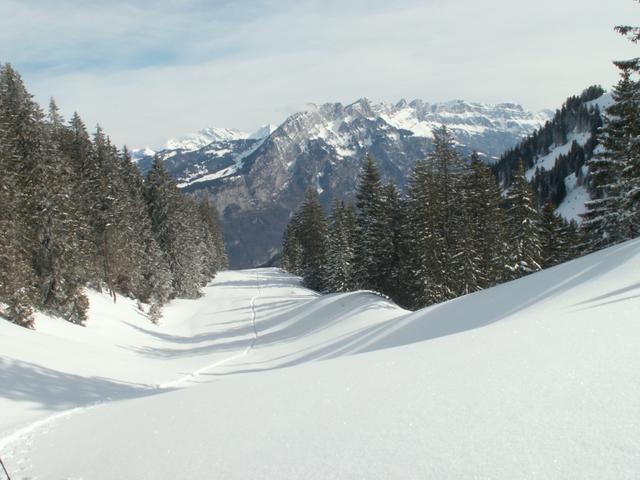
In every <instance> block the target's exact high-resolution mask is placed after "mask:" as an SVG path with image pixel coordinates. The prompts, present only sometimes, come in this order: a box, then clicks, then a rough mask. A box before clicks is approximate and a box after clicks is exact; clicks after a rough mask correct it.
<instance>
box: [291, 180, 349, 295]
mask: <svg viewBox="0 0 640 480" xmlns="http://www.w3.org/2000/svg"><path fill="white" fill-rule="evenodd" d="M329 242H330V236H329V227H328V224H327V218H326V216H325V214H324V211H323V210H322V206H321V205H320V200H319V199H318V194H317V192H316V191H315V190H314V189H313V188H309V189H308V190H307V191H306V193H305V196H304V200H303V202H302V205H300V208H298V210H297V211H296V212H295V213H294V215H293V218H292V220H291V222H290V223H289V225H288V226H287V229H286V230H285V233H284V238H283V248H282V262H281V265H282V267H283V268H284V269H285V270H288V271H290V272H292V273H295V274H296V275H300V276H302V278H303V280H304V284H305V286H307V287H309V288H311V289H313V290H318V291H325V290H326V289H327V288H328V284H329V282H330V280H329V279H328V278H327V275H326V269H327V263H328V262H329V257H328V247H329ZM332 281H335V282H337V281H338V280H335V279H334V280H332Z"/></svg>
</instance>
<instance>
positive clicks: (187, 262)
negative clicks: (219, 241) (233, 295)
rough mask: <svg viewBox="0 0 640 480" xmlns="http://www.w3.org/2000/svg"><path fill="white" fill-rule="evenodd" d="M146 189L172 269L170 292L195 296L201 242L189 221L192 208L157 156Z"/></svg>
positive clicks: (199, 281) (153, 224)
mask: <svg viewBox="0 0 640 480" xmlns="http://www.w3.org/2000/svg"><path fill="white" fill-rule="evenodd" d="M146 193H147V195H146V199H147V207H148V209H149V214H150V217H151V227H152V230H153V232H154V235H155V239H156V241H157V242H158V246H159V247H160V249H161V250H162V252H163V254H164V257H165V261H166V262H167V264H168V265H169V269H170V270H171V275H172V296H179V297H186V298H196V297H198V296H199V295H200V287H201V286H202V273H201V270H200V268H199V265H198V260H200V258H201V256H200V255H201V251H200V245H199V243H198V242H197V241H196V240H195V238H197V236H196V234H194V231H193V226H192V225H190V224H189V215H190V214H193V211H191V210H190V207H189V205H188V204H187V202H186V201H185V199H184V197H182V195H181V193H180V191H179V190H178V187H177V186H176V183H175V180H174V179H173V178H172V177H171V176H170V175H169V173H168V172H167V170H166V169H165V167H164V165H163V163H162V161H161V160H160V158H159V157H157V156H156V158H155V159H154V162H153V166H152V167H151V170H150V171H149V173H148V175H147V192H146ZM194 237H195V238H194Z"/></svg>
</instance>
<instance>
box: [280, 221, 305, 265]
mask: <svg viewBox="0 0 640 480" xmlns="http://www.w3.org/2000/svg"><path fill="white" fill-rule="evenodd" d="M300 231H301V230H300V210H299V209H298V210H297V211H296V212H294V213H293V215H292V217H291V220H289V223H288V224H287V226H286V228H285V230H284V234H283V236H282V260H281V262H280V263H281V266H282V268H283V269H284V270H285V271H287V272H290V273H293V274H294V275H298V276H302V275H303V274H304V270H303V268H302V244H301V243H300V237H299V235H298V234H299V232H300Z"/></svg>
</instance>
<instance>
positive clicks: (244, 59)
mask: <svg viewBox="0 0 640 480" xmlns="http://www.w3.org/2000/svg"><path fill="white" fill-rule="evenodd" d="M617 24H631V25H638V24H640V5H638V3H637V2H634V1H633V0H607V1H604V0H537V1H536V2H532V1H530V0H485V1H477V0H455V1H454V0H398V1H396V0H369V1H364V0H342V1H334V0H324V1H315V0H309V1H307V0H298V1H295V0H280V1H276V0H269V1H258V0H235V1H234V0H157V1H154V2H151V1H149V0H145V1H142V0H130V1H122V0H109V1H104V0H101V1H94V0H55V1H51V0H0V62H10V63H12V64H13V66H14V67H16V68H17V69H18V71H19V72H20V73H21V75H22V77H23V79H24V80H25V82H26V84H27V88H28V89H29V90H30V91H31V92H32V93H33V94H34V95H35V97H36V99H37V100H38V101H39V102H40V103H41V104H42V105H46V104H48V100H49V98H50V97H54V98H55V99H56V102H57V103H58V105H59V106H60V107H61V111H62V113H63V114H65V115H66V116H67V117H69V116H70V115H71V114H72V113H73V112H74V111H78V112H79V113H80V115H81V117H82V118H83V119H84V121H85V123H86V124H87V125H88V126H90V128H93V126H95V125H96V123H100V125H101V126H102V127H103V129H104V130H105V131H106V132H107V133H108V134H109V135H110V136H111V138H112V139H113V140H114V142H115V143H116V144H119V145H123V144H127V145H128V146H130V147H132V148H137V147H143V146H150V147H153V148H157V147H159V146H161V145H163V144H164V142H165V141H166V140H167V139H169V138H175V137H180V136H183V135H184V134H187V133H190V132H194V131H197V130H199V129H201V128H203V127H206V126H217V127H227V128H238V129H240V130H245V131H252V130H256V129H257V128H259V127H260V126H261V125H264V124H266V123H273V124H279V123H281V122H282V121H283V120H284V119H285V118H286V117H287V116H288V115H290V114H291V113H294V112H296V111H299V110H301V109H304V108H305V106H306V105H308V104H309V103H324V102H342V103H351V102H353V101H355V100H357V99H358V98H361V97H367V98H369V99H370V100H372V101H387V102H396V101H398V100H400V99H401V98H406V99H408V100H411V99H414V98H421V99H423V100H425V101H429V102H440V101H447V100H451V99H457V98H461V99H465V100H469V101H478V102H486V103H499V102H504V101H513V102H516V103H520V104H521V105H523V106H524V107H525V108H526V109H528V110H532V111H538V110H541V109H544V108H551V109H555V108H557V107H559V106H560V105H561V104H562V102H563V101H564V99H565V98H566V97H567V96H569V95H573V94H577V93H580V92H581V91H582V90H583V89H584V88H586V87H587V86H589V85H592V84H601V85H602V86H603V87H605V88H607V89H609V88H610V86H611V85H613V84H615V82H616V80H617V72H616V70H615V68H614V67H613V66H612V64H611V61H612V60H614V59H626V58H631V57H636V56H640V45H634V44H632V43H630V42H628V41H626V40H625V39H624V38H622V37H621V36H619V35H617V34H616V33H615V32H614V31H613V26H614V25H617Z"/></svg>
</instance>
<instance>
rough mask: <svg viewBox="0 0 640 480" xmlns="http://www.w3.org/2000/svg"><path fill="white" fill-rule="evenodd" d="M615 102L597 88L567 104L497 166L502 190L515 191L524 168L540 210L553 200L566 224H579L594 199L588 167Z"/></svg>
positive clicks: (575, 97) (508, 152)
mask: <svg viewBox="0 0 640 480" xmlns="http://www.w3.org/2000/svg"><path fill="white" fill-rule="evenodd" d="M612 101H613V100H612V98H611V94H608V93H605V92H604V90H602V88H600V87H597V86H593V87H589V88H588V89H586V90H585V91H584V92H582V94H580V95H579V96H573V97H570V98H568V99H567V101H566V102H565V103H564V105H563V106H562V107H561V108H560V109H558V110H557V111H556V113H555V115H554V116H553V118H552V119H551V120H550V121H549V122H547V123H546V124H545V125H544V126H543V127H541V128H540V129H539V130H536V131H535V132H534V133H532V134H531V135H529V136H528V137H527V138H525V139H524V140H523V141H522V142H520V143H519V144H518V145H517V146H516V147H514V148H513V149H511V150H509V151H507V152H505V153H504V154H503V155H502V157H501V158H500V159H499V160H498V162H496V164H495V165H493V170H494V173H495V174H496V175H497V177H498V178H499V180H500V181H501V183H502V186H503V187H504V188H508V187H509V186H510V185H511V179H512V171H513V170H515V169H516V167H517V166H518V165H519V164H520V163H521V162H523V163H524V167H525V176H526V178H527V180H529V181H530V182H531V183H532V184H533V188H534V190H535V192H536V195H537V198H538V204H539V206H540V207H542V205H544V204H545V203H546V202H547V201H548V200H551V201H553V202H554V204H555V205H557V207H558V208H557V211H558V213H560V214H561V215H562V216H563V217H564V218H566V219H567V220H576V221H577V222H580V221H581V220H582V219H581V217H580V214H581V213H584V212H585V205H584V202H585V201H588V200H589V199H590V195H589V190H588V167H587V162H588V160H589V159H590V158H591V157H592V156H593V155H594V154H596V153H597V152H598V148H599V146H598V138H597V135H598V133H599V131H600V128H601V127H602V123H603V118H604V110H605V108H607V107H608V106H609V105H611V103H612Z"/></svg>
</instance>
